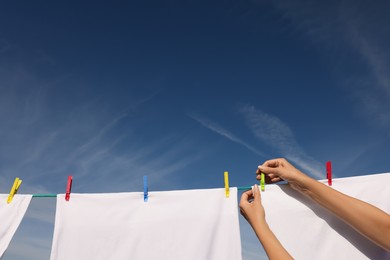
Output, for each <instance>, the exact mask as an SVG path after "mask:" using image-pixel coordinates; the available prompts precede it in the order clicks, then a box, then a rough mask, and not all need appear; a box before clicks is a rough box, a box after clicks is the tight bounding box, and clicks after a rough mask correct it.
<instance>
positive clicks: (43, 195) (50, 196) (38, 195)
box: [33, 186, 252, 198]
mask: <svg viewBox="0 0 390 260" xmlns="http://www.w3.org/2000/svg"><path fill="white" fill-rule="evenodd" d="M250 189H252V187H251V186H243V187H237V190H250ZM55 197H57V194H33V198H55Z"/></svg>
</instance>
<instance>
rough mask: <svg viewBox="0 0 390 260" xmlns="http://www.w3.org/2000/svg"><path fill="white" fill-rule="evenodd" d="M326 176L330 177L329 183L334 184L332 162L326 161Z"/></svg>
mask: <svg viewBox="0 0 390 260" xmlns="http://www.w3.org/2000/svg"><path fill="white" fill-rule="evenodd" d="M326 178H327V179H328V185H329V186H332V162H331V161H327V162H326Z"/></svg>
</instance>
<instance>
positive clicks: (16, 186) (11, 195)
mask: <svg viewBox="0 0 390 260" xmlns="http://www.w3.org/2000/svg"><path fill="white" fill-rule="evenodd" d="M20 184H22V180H21V179H19V178H15V181H14V185H12V188H11V191H10V192H9V196H8V199H7V203H8V204H9V203H11V201H12V199H13V198H14V195H15V194H16V192H18V189H19V187H20Z"/></svg>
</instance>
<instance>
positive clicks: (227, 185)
mask: <svg viewBox="0 0 390 260" xmlns="http://www.w3.org/2000/svg"><path fill="white" fill-rule="evenodd" d="M224 180H225V195H226V198H229V195H230V189H229V173H228V172H224Z"/></svg>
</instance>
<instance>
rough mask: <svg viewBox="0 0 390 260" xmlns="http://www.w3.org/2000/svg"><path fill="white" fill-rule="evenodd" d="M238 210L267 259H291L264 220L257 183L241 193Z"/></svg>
mask: <svg viewBox="0 0 390 260" xmlns="http://www.w3.org/2000/svg"><path fill="white" fill-rule="evenodd" d="M252 199H253V201H252ZM240 211H241V214H242V215H243V216H244V217H245V219H246V220H247V221H248V222H249V224H250V225H251V226H252V228H253V230H254V231H255V233H256V236H257V238H258V239H259V241H260V243H261V244H262V245H263V247H264V250H265V252H266V253H267V255H268V258H269V259H271V260H272V259H293V258H292V257H291V256H290V254H289V253H288V252H287V251H286V249H285V248H284V247H283V246H282V244H281V243H280V242H279V240H278V239H277V238H276V236H275V234H274V233H273V232H272V231H271V229H270V228H269V226H268V224H267V222H266V220H265V212H264V208H263V206H262V204H261V196H260V191H259V188H258V186H257V185H255V188H254V191H252V190H249V191H246V192H244V193H243V194H242V196H241V201H240Z"/></svg>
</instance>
